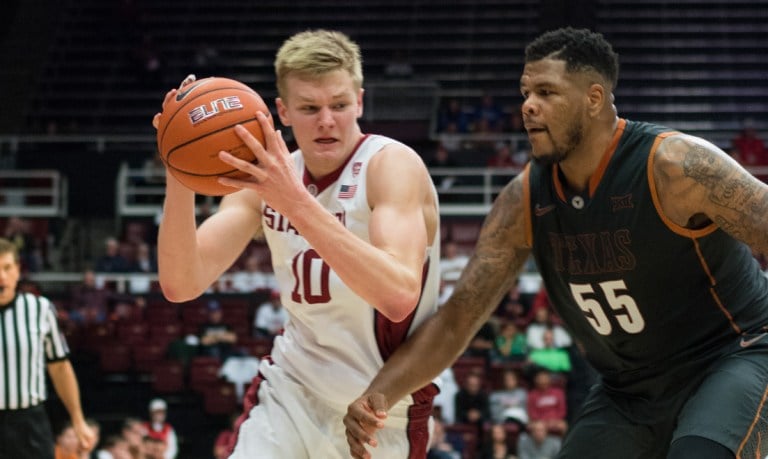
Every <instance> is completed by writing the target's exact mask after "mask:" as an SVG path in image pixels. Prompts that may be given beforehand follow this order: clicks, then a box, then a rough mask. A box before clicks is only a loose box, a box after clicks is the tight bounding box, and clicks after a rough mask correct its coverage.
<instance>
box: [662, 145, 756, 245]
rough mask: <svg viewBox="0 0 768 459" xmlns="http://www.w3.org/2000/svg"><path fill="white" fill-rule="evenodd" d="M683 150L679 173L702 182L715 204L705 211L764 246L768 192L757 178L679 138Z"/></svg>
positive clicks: (750, 241)
mask: <svg viewBox="0 0 768 459" xmlns="http://www.w3.org/2000/svg"><path fill="white" fill-rule="evenodd" d="M675 142H684V143H685V145H686V148H687V150H686V151H685V153H684V158H683V161H682V166H683V173H684V174H685V176H686V177H689V178H691V179H693V180H694V181H696V182H697V183H699V184H701V185H703V186H704V187H705V188H706V190H707V191H708V193H707V194H706V196H705V198H706V199H707V200H708V201H709V202H711V203H712V204H715V206H716V207H715V208H714V209H715V210H714V211H713V212H710V213H709V214H708V216H709V218H711V219H712V221H714V222H715V223H716V224H717V225H718V226H719V227H720V228H722V229H723V230H724V231H726V232H728V233H729V234H731V235H732V236H734V237H736V238H737V239H739V240H741V241H743V242H746V243H748V244H750V245H752V246H753V247H754V248H757V249H760V250H761V251H762V250H764V249H765V248H768V234H766V231H765V221H766V217H765V216H766V210H768V193H766V188H765V187H764V186H761V184H760V182H759V181H758V180H757V179H755V178H754V177H752V176H751V175H749V173H748V172H747V171H745V170H744V169H742V168H740V167H739V166H738V165H737V164H736V163H735V162H733V161H731V160H729V159H728V158H726V157H723V156H722V155H719V154H716V153H714V152H712V151H710V150H708V149H707V148H706V147H705V146H702V145H698V144H694V143H691V142H688V141H685V140H683V139H676V140H675Z"/></svg>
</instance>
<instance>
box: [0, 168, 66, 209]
mask: <svg viewBox="0 0 768 459" xmlns="http://www.w3.org/2000/svg"><path fill="white" fill-rule="evenodd" d="M67 195H68V190H67V178H66V177H64V176H63V175H62V174H61V173H60V172H58V171H55V170H25V171H9V170H0V216H2V217H64V216H66V215H67V206H68V201H67Z"/></svg>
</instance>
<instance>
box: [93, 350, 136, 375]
mask: <svg viewBox="0 0 768 459" xmlns="http://www.w3.org/2000/svg"><path fill="white" fill-rule="evenodd" d="M99 367H100V368H101V371H103V372H105V373H127V372H129V371H130V370H131V348H130V347H129V346H127V345H125V344H121V343H110V344H108V345H105V346H104V347H103V348H101V349H100V350H99Z"/></svg>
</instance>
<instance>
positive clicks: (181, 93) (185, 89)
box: [176, 79, 210, 102]
mask: <svg viewBox="0 0 768 459" xmlns="http://www.w3.org/2000/svg"><path fill="white" fill-rule="evenodd" d="M206 83H210V80H208V79H205V80H200V81H198V82H197V83H195V84H190V85H187V86H184V87H183V88H182V89H181V90H180V91H179V92H177V93H176V102H180V101H181V99H183V98H185V97H187V94H189V93H190V92H192V90H193V89H195V88H197V87H199V86H202V85H204V84H206Z"/></svg>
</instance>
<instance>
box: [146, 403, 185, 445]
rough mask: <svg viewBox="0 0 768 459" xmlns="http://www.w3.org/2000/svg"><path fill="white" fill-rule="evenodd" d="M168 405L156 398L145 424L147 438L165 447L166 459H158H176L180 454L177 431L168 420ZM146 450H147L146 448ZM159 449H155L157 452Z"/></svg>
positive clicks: (150, 405)
mask: <svg viewBox="0 0 768 459" xmlns="http://www.w3.org/2000/svg"><path fill="white" fill-rule="evenodd" d="M167 416H168V404H167V403H166V402H165V400H163V399H162V398H155V399H152V401H150V402H149V421H146V422H145V423H144V430H145V431H146V436H145V438H146V437H149V438H152V439H155V440H159V441H160V442H162V443H163V444H164V445H165V447H164V448H163V449H162V451H163V452H164V457H159V458H158V459H174V458H175V457H176V455H177V454H178V452H179V442H178V439H177V437H176V430H175V429H174V428H173V426H172V425H171V424H170V423H169V422H168V420H167ZM145 449H146V448H145ZM157 449H158V448H153V451H156V450H157Z"/></svg>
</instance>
